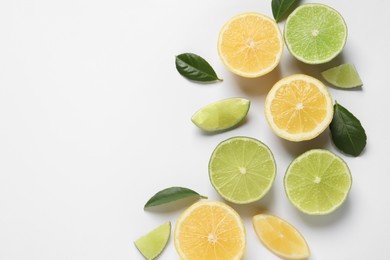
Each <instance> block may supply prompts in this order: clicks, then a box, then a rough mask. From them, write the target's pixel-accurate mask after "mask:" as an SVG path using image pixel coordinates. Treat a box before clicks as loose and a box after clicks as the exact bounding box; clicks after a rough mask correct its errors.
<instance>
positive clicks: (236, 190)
mask: <svg viewBox="0 0 390 260" xmlns="http://www.w3.org/2000/svg"><path fill="white" fill-rule="evenodd" d="M275 175H276V164H275V160H274V157H273V155H272V152H271V150H270V149H269V148H268V147H267V146H266V145H265V144H263V143H262V142H260V141H259V140H256V139H254V138H250V137H233V138H230V139H227V140H225V141H223V142H221V143H220V144H219V145H218V146H217V147H216V148H215V150H214V152H213V154H212V155H211V158H210V162H209V177H210V181H211V184H212V185H213V187H214V188H215V190H216V191H217V192H218V193H219V194H220V195H221V196H222V197H223V198H224V199H225V200H227V201H230V202H233V203H236V204H246V203H251V202H254V201H257V200H259V199H261V198H262V197H263V196H264V195H265V194H266V193H267V192H268V191H269V190H270V189H271V186H272V184H273V182H274V180H275Z"/></svg>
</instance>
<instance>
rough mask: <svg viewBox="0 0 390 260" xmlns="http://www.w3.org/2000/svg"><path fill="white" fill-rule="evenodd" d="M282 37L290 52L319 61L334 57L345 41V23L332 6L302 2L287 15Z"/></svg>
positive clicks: (307, 61) (309, 60)
mask: <svg viewBox="0 0 390 260" xmlns="http://www.w3.org/2000/svg"><path fill="white" fill-rule="evenodd" d="M284 38H285V42H286V45H287V48H288V49H289V51H290V53H291V54H292V55H293V56H294V57H295V58H297V59H298V60H300V61H302V62H304V63H308V64H321V63H325V62H328V61H330V60H332V59H333V58H335V57H336V56H337V55H338V54H339V53H340V52H341V51H342V50H343V48H344V45H345V43H346V41H347V25H346V24H345V21H344V19H343V17H342V16H341V15H340V14H339V13H338V12H337V11H336V10H334V9H333V8H331V7H329V6H326V5H322V4H304V5H301V6H300V7H298V8H296V9H295V10H294V11H293V12H292V13H291V14H290V15H289V17H288V18H287V21H286V25H285V28H284Z"/></svg>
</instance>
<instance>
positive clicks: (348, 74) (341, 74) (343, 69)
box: [321, 64, 363, 88]
mask: <svg viewBox="0 0 390 260" xmlns="http://www.w3.org/2000/svg"><path fill="white" fill-rule="evenodd" d="M321 75H322V76H323V77H324V79H325V80H326V81H327V82H329V83H330V84H332V85H333V86H336V87H339V88H356V87H361V86H363V82H362V80H361V79H360V77H359V74H358V72H357V70H356V68H355V66H354V65H353V64H341V65H339V66H337V67H334V68H330V69H328V70H325V71H323V72H322V73H321Z"/></svg>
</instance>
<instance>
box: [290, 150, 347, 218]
mask: <svg viewBox="0 0 390 260" xmlns="http://www.w3.org/2000/svg"><path fill="white" fill-rule="evenodd" d="M351 185H352V177H351V173H350V170H349V168H348V166H347V164H346V163H345V162H344V160H343V159H341V158H340V157H339V156H337V155H335V154H333V153H331V152H329V151H327V150H322V149H314V150H310V151H308V152H306V153H304V154H302V155H300V156H299V157H298V158H296V159H295V160H294V161H293V162H292V163H291V164H290V166H289V167H288V169H287V172H286V175H285V177H284V188H285V191H286V194H287V197H288V199H289V201H290V202H291V203H292V204H293V205H294V206H295V207H296V208H297V209H299V210H300V211H302V212H303V213H306V214H309V215H325V214H329V213H331V212H333V211H334V210H336V209H337V208H338V207H340V206H341V204H343V202H344V201H345V200H346V198H347V196H348V193H349V191H350V189H351Z"/></svg>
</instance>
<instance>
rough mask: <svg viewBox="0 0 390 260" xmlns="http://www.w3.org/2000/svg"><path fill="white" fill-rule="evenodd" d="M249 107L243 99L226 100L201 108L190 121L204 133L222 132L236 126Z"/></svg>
mask: <svg viewBox="0 0 390 260" xmlns="http://www.w3.org/2000/svg"><path fill="white" fill-rule="evenodd" d="M249 106H250V101H249V100H247V99H245V98H228V99H224V100H220V101H217V102H214V103H211V104H209V105H207V106H205V107H203V108H201V109H200V110H199V111H198V112H196V113H195V114H194V115H193V116H192V118H191V120H192V122H193V123H194V124H195V125H196V126H197V127H199V128H200V129H202V130H204V131H207V132H218V131H223V130H227V129H229V128H232V127H235V126H236V125H238V124H239V123H240V122H241V121H242V120H243V119H244V118H245V117H246V115H247V114H248V110H249Z"/></svg>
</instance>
